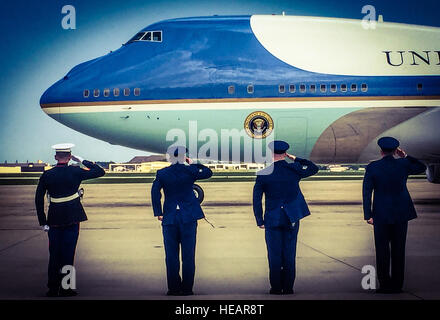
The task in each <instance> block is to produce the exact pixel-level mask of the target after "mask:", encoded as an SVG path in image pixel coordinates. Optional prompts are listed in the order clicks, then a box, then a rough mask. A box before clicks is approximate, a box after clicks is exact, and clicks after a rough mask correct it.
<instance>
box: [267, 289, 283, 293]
mask: <svg viewBox="0 0 440 320" xmlns="http://www.w3.org/2000/svg"><path fill="white" fill-rule="evenodd" d="M269 294H283V292H282V291H281V290H275V289H270V290H269Z"/></svg>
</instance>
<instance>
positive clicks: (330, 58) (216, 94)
mask: <svg viewBox="0 0 440 320" xmlns="http://www.w3.org/2000/svg"><path fill="white" fill-rule="evenodd" d="M84 49H86V48H84ZM40 105H41V108H42V109H43V110H44V112H46V113H47V114H48V115H49V116H50V117H52V118H53V119H55V120H57V121H59V122H61V123H63V124H64V125H66V126H68V127H70V128H73V129H74V130H77V131H79V132H82V133H84V134H87V135H90V136H93V137H95V138H98V139H101V140H104V141H108V142H109V143H111V144H118V145H122V146H127V147H131V148H135V149H140V150H146V151H151V152H158V153H163V152H165V151H166V149H167V147H168V146H169V145H170V144H171V142H170V141H166V135H167V132H168V130H170V129H171V128H180V129H182V130H183V131H184V132H188V130H189V123H190V121H192V120H193V121H197V128H198V130H202V129H205V128H211V129H213V130H215V131H216V132H217V133H218V134H219V135H220V132H221V130H222V129H228V130H232V129H237V130H242V129H243V128H244V129H245V130H246V132H247V134H249V136H250V137H251V138H252V139H254V140H257V139H260V141H266V140H267V139H268V138H269V137H271V138H276V139H283V140H286V141H287V142H289V143H290V144H291V146H292V149H291V150H290V151H291V152H292V153H294V154H296V155H298V156H301V157H306V158H311V159H312V160H313V161H315V162H318V163H368V162H369V161H370V160H372V159H376V158H378V150H377V149H378V147H377V145H376V141H377V139H378V138H379V137H381V136H394V137H396V138H398V139H399V140H400V141H401V144H402V147H403V148H404V149H406V150H407V151H408V153H410V154H411V155H413V156H415V157H417V158H419V159H421V160H423V161H424V162H425V163H426V164H427V165H428V171H427V173H428V179H429V181H431V182H436V183H440V28H434V27H426V26H416V25H407V24H399V23H386V22H378V23H377V24H376V26H375V28H374V29H373V28H370V29H365V28H364V27H363V25H362V23H361V21H360V20H349V19H336V18H320V17H301V16H276V15H253V16H212V17H194V18H181V19H172V20H165V21H161V22H158V23H155V24H152V25H150V26H148V27H146V28H145V29H143V30H142V31H140V32H139V33H137V34H136V35H135V36H134V37H133V38H132V39H130V40H129V41H128V42H127V43H125V44H124V45H123V46H122V47H121V48H119V49H118V50H116V51H114V52H110V53H109V54H107V55H105V56H102V57H99V58H96V59H93V60H90V61H87V62H84V63H82V64H79V65H77V66H76V67H74V68H73V69H72V70H71V71H69V72H68V73H67V75H66V76H65V77H64V78H63V79H61V80H59V81H58V82H56V83H55V84H54V85H52V86H51V87H50V88H49V89H47V90H46V92H45V93H44V94H43V95H42V97H41V101H40ZM203 143H204V142H202V141H200V142H199V145H200V144H203ZM219 143H221V141H219ZM220 147H221V146H219V148H220ZM241 152H243V150H241ZM223 160H224V159H223Z"/></svg>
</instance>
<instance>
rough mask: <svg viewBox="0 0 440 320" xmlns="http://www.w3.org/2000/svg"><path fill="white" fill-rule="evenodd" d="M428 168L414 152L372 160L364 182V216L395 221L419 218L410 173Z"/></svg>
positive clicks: (388, 222) (392, 222)
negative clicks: (413, 199)
mask: <svg viewBox="0 0 440 320" xmlns="http://www.w3.org/2000/svg"><path fill="white" fill-rule="evenodd" d="M425 170H426V166H425V165H424V164H423V163H421V162H420V161H419V160H417V159H415V158H413V157H410V156H407V157H406V158H400V159H395V158H394V157H393V156H392V155H389V156H385V157H383V158H382V159H380V160H377V161H373V162H371V163H370V164H369V165H368V166H367V168H366V171H365V176H364V183H363V192H362V193H363V204H364V219H365V220H368V219H370V218H373V219H374V223H383V224H394V223H400V222H405V221H408V220H411V219H414V218H417V214H416V210H415V208H414V204H413V202H412V200H411V196H410V195H409V192H408V189H407V187H406V180H407V179H408V175H410V174H420V173H422V172H424V171H425ZM373 191H374V200H373V208H371V196H372V193H373Z"/></svg>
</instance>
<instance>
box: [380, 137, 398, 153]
mask: <svg viewBox="0 0 440 320" xmlns="http://www.w3.org/2000/svg"><path fill="white" fill-rule="evenodd" d="M377 144H378V145H379V147H380V148H381V149H386V150H394V149H396V148H397V147H398V146H399V140H397V139H395V138H393V137H382V138H380V139H379V140H378V141H377Z"/></svg>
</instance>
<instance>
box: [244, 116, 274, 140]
mask: <svg viewBox="0 0 440 320" xmlns="http://www.w3.org/2000/svg"><path fill="white" fill-rule="evenodd" d="M244 129H245V130H246V133H247V134H248V135H249V136H250V137H251V138H255V139H263V138H266V137H267V136H269V135H270V134H271V133H272V130H273V120H272V118H271V117H270V115H269V114H267V113H266V112H264V111H254V112H252V113H251V114H250V115H248V116H247V117H246V120H245V121H244Z"/></svg>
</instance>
